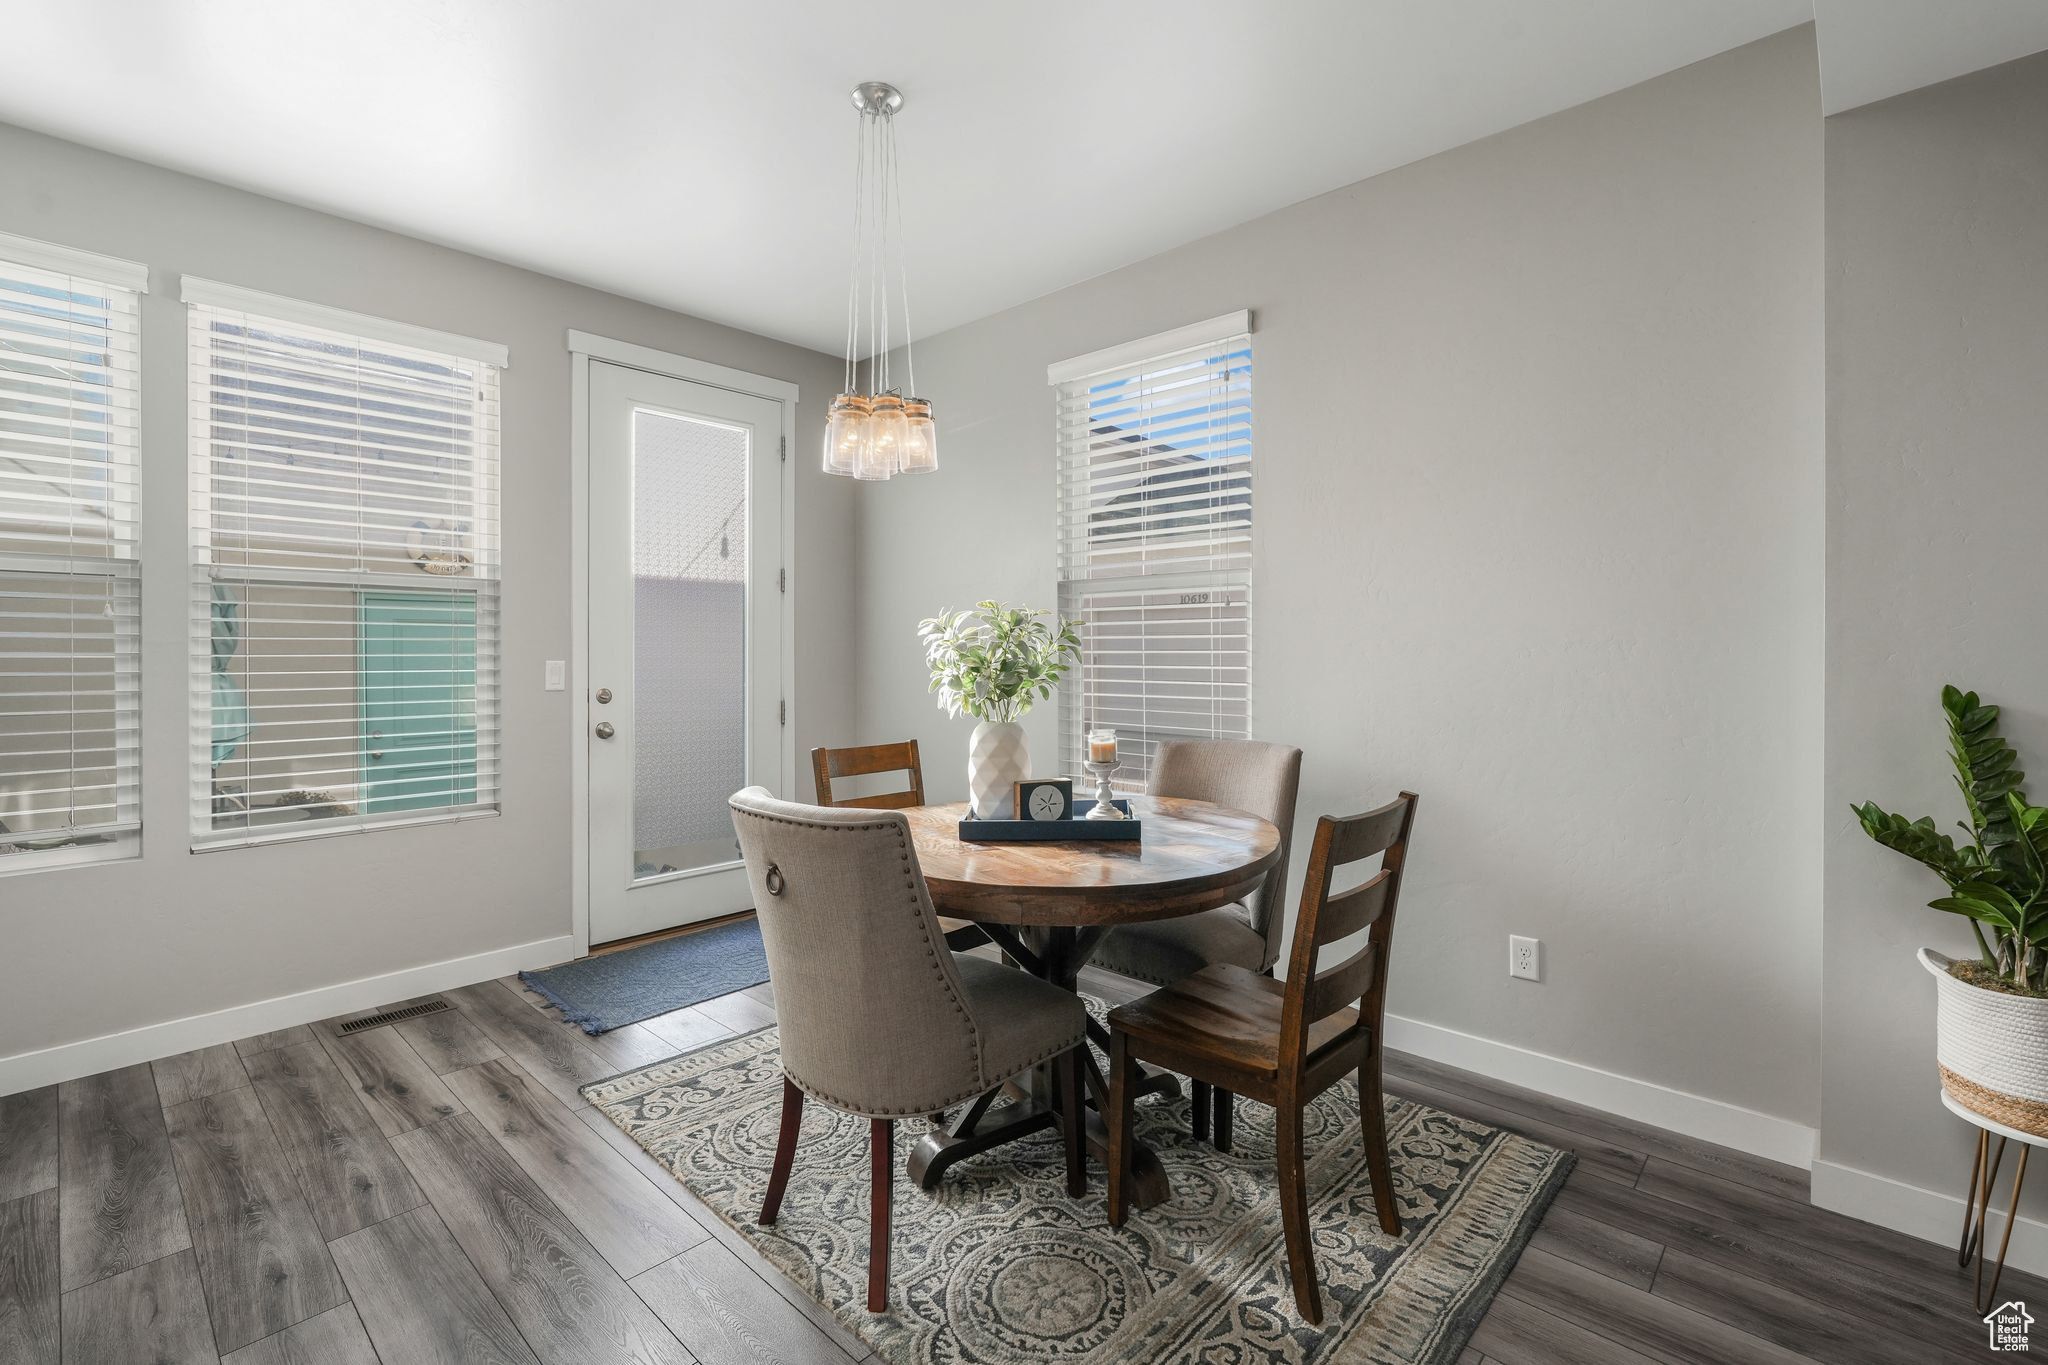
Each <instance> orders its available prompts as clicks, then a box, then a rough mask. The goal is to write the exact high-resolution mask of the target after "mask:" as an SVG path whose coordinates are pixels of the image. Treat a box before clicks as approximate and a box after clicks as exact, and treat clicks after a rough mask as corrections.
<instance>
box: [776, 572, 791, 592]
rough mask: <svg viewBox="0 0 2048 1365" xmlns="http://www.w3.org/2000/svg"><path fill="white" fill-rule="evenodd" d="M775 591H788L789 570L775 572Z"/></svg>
mask: <svg viewBox="0 0 2048 1365" xmlns="http://www.w3.org/2000/svg"><path fill="white" fill-rule="evenodd" d="M775 591H777V592H788V591H789V570H787V569H777V570H776V571H775Z"/></svg>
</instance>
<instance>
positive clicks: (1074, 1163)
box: [1055, 1043, 1088, 1199]
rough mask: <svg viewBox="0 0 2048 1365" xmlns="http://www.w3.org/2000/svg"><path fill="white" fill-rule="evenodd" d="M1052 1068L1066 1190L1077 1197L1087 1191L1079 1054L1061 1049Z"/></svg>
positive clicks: (1084, 1108)
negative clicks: (1064, 1154) (1056, 1086)
mask: <svg viewBox="0 0 2048 1365" xmlns="http://www.w3.org/2000/svg"><path fill="white" fill-rule="evenodd" d="M1081 1046H1083V1047H1086V1046H1087V1044H1086V1043H1083V1044H1082V1045H1081ZM1055 1069H1056V1070H1057V1071H1058V1073H1059V1084H1060V1137H1061V1139H1062V1140H1063V1141H1064V1142H1065V1144H1066V1152H1067V1193H1068V1194H1070V1195H1072V1196H1073V1197H1074V1198H1076V1199H1079V1198H1081V1197H1082V1196H1083V1195H1085V1194H1087V1193H1088V1099H1087V1096H1086V1094H1085V1093H1084V1092H1083V1090H1082V1082H1081V1057H1080V1054H1079V1053H1078V1052H1067V1053H1063V1054H1062V1055H1061V1057H1060V1060H1059V1064H1058V1066H1057V1067H1056V1068H1055Z"/></svg>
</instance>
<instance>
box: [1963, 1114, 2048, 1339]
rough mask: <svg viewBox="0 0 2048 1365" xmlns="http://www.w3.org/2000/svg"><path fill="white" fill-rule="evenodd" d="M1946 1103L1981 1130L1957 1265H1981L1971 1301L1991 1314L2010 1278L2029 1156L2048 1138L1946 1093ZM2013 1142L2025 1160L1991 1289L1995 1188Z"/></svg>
mask: <svg viewBox="0 0 2048 1365" xmlns="http://www.w3.org/2000/svg"><path fill="white" fill-rule="evenodd" d="M1941 1102H1942V1103H1943V1104H1945V1105H1947V1106H1948V1107H1949V1111H1950V1112H1951V1113H1953V1114H1955V1115H1956V1116H1957V1117H1959V1118H1963V1119H1967V1120H1968V1121H1969V1122H1970V1123H1972V1124H1974V1125H1975V1126H1976V1129H1977V1155H1976V1158H1975V1160H1974V1161H1973V1162H1972V1163H1971V1166H1970V1192H1969V1194H1968V1195H1966V1196H1964V1199H1963V1240H1962V1241H1961V1242H1960V1243H1958V1244H1957V1246H1956V1264H1957V1265H1960V1266H1967V1265H1969V1264H1970V1263H1971V1261H1973V1260H1974V1261H1975V1262H1976V1265H1977V1279H1976V1283H1975V1285H1974V1287H1973V1288H1972V1291H1971V1301H1972V1302H1973V1303H1975V1304H1976V1306H1977V1311H1978V1312H1979V1313H1980V1314H1981V1313H1989V1312H1990V1311H1991V1310H1992V1308H1993V1307H1994V1306H1995V1305H1996V1304H1997V1302H1998V1281H1999V1280H2000V1278H2002V1277H2003V1276H2004V1274H2005V1253H2006V1249H2007V1248H2008V1247H2010V1246H2011V1245H2012V1225H2013V1224H2014V1223H2016V1222H2018V1221H2019V1215H2020V1190H2021V1189H2022V1188H2023V1187H2024V1186H2025V1185H2026V1183H2027V1157H2028V1155H2029V1154H2030V1153H2032V1151H2033V1150H2034V1148H2036V1147H2043V1146H2048V1137H2043V1136H2041V1135H2040V1134H2038V1133H2023V1132H2021V1131H2020V1130H2019V1129H2017V1128H2008V1127H2006V1126H2005V1125H2004V1124H2002V1123H2000V1122H1999V1121H1998V1120H1997V1119H1993V1118H1987V1117H1985V1116H1984V1115H1982V1114H1979V1113H1977V1112H1975V1111H1974V1110H1971V1109H1966V1108H1964V1107H1963V1106H1962V1105H1961V1104H1959V1103H1957V1102H1956V1101H1955V1100H1954V1099H1953V1098H1952V1097H1950V1095H1949V1093H1948V1092H1947V1091H1946V1090H1944V1091H1942V1092H1941ZM1994 1135H1995V1136H1996V1137H1997V1138H1998V1150H1997V1151H1995V1152H1994V1151H1993V1150H1992V1149H1991V1139H1992V1137H1993V1136H1994ZM2007 1142H2017V1143H2019V1144H2020V1156H2019V1160H2018V1161H2017V1162H2015V1163H2014V1165H2013V1172H2012V1197H2011V1199H2010V1200H2009V1201H2007V1203H2006V1206H2005V1233H2004V1235H2003V1236H2001V1237H2000V1238H1999V1239H1998V1264H1997V1265H1996V1266H1994V1267H1993V1268H1992V1271H1991V1289H1990V1291H1989V1292H1986V1291H1985V1288H1984V1249H1985V1245H1986V1243H1987V1242H1988V1240H1989V1239H1988V1237H1987V1236H1986V1233H1988V1232H1989V1230H1990V1218H1991V1187H1992V1185H1993V1184H1994V1183H1996V1182H1997V1180H1998V1168H1999V1166H2000V1165H2001V1164H2003V1163H2004V1161H2005V1145H2006V1143H2007Z"/></svg>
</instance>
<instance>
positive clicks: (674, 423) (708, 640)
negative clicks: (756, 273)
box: [630, 408, 750, 880]
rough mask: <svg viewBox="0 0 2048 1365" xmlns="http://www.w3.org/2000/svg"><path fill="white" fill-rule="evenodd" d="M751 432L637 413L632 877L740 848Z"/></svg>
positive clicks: (700, 863) (706, 861) (717, 858)
mask: <svg viewBox="0 0 2048 1365" xmlns="http://www.w3.org/2000/svg"><path fill="white" fill-rule="evenodd" d="M749 435H750V433H749V432H748V431H747V429H746V428H744V427H735V426H726V425H723V424H721V423H717V422H710V421H705V420H703V419H701V418H697V417H689V416H683V415H681V414H678V413H672V412H657V411H652V410H650V409H646V408H640V409H637V410H636V411H635V412H634V413H633V428H632V442H633V457H632V458H633V696H634V708H633V715H634V721H635V724H634V727H633V731H632V734H631V736H630V742H631V744H632V746H633V806H632V812H633V814H632V820H633V850H632V858H633V866H632V868H631V873H630V875H631V876H632V878H633V879H634V880H641V879H644V878H648V877H659V876H664V875H667V874H670V873H676V872H687V871H689V870H691V869H693V868H699V867H708V866H713V865H716V864H719V863H728V862H731V861H732V860H733V859H735V858H737V857H738V856H739V849H738V846H737V845H736V844H735V842H734V840H733V827H732V813H731V811H730V810H729V809H728V808H727V806H726V801H727V799H728V798H729V797H730V796H731V795H732V793H734V792H735V791H738V790H739V789H740V788H741V787H744V786H746V785H747V781H746V772H747V765H746V734H747V725H746V721H747V714H746V712H747V510H748V509H747V453H748V450H747V448H748V440H749Z"/></svg>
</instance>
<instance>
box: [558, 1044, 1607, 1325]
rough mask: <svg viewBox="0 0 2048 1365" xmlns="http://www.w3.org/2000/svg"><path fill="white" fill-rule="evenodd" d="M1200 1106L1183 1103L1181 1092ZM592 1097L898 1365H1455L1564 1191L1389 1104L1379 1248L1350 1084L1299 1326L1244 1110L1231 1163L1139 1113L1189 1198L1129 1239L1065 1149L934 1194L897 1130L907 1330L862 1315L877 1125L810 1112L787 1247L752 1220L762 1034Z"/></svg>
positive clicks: (1318, 1145)
mask: <svg viewBox="0 0 2048 1365" xmlns="http://www.w3.org/2000/svg"><path fill="white" fill-rule="evenodd" d="M1183 1089H1185V1087H1183ZM583 1094H584V1096H585V1098H587V1099H588V1100H589V1101H590V1102H591V1103H592V1104H594V1105H595V1106H597V1108H598V1109H599V1110H600V1111H601V1112H602V1113H604V1115H605V1116H606V1117H607V1118H609V1119H610V1120H611V1121H612V1122H613V1123H615V1124H617V1125H618V1126H619V1128H620V1129H621V1130H623V1131H624V1132H625V1133H626V1135H627V1136H628V1137H630V1138H632V1139H633V1141H634V1142H636V1143H638V1144H639V1145H640V1146H641V1147H643V1148H645V1149H646V1150H647V1151H648V1152H649V1153H650V1154H652V1155H653V1156H654V1158H655V1159H656V1160H657V1161H659V1162H661V1164H662V1165H663V1166H665V1167H667V1168H668V1169H669V1170H670V1171H671V1172H673V1173H674V1174H675V1176H676V1177H677V1179H679V1180H681V1181H682V1182H683V1183H684V1184H685V1185H686V1186H687V1187H688V1188H689V1189H690V1191H691V1192H692V1193H693V1194H695V1195H696V1196H697V1197H698V1198H699V1199H701V1200H703V1201H704V1203H705V1204H707V1205H709V1206H710V1207H711V1208H712V1209H713V1210H714V1211H716V1212H717V1213H718V1214H719V1215H720V1216H721V1217H723V1218H724V1219H725V1220H726V1221H727V1222H729V1223H730V1224H732V1226H733V1227H735V1228H737V1229H738V1230H739V1231H740V1232H741V1233H742V1234H743V1235H744V1236H745V1237H746V1239H747V1240H748V1241H749V1242H750V1243H751V1244H752V1245H754V1246H756V1247H758V1248H759V1249H760V1251H761V1253H762V1254H763V1255H764V1256H765V1257H767V1259H768V1260H769V1261H770V1262H772V1263H773V1264H774V1265H776V1266H777V1267H779V1268H780V1269H781V1270H782V1271H783V1272H784V1273H785V1274H787V1275H788V1276H789V1277H790V1278H791V1279H792V1280H794V1281H795V1282H796V1283H797V1284H798V1285H800V1286H801V1287H802V1288H803V1289H804V1290H805V1291H806V1292H807V1293H809V1294H810V1295H811V1296H812V1297H813V1298H815V1299H816V1300H817V1301H818V1302H819V1303H821V1304H824V1305H825V1306H826V1307H828V1308H829V1309H830V1310H831V1311H832V1312H833V1314H834V1315H835V1316H836V1317H837V1318H838V1319H839V1320H840V1321H841V1322H842V1323H844V1324H845V1325H846V1327H847V1329H848V1330H849V1331H851V1332H852V1333H853V1334H854V1335H855V1336H857V1337H859V1338H860V1339H861V1340H862V1341H863V1342H865V1343H867V1345H869V1346H870V1347H872V1348H873V1350H874V1352H875V1354H876V1356H877V1357H878V1358H880V1359H881V1360H883V1361H887V1362H891V1365H926V1363H927V1362H930V1363H932V1365H1024V1363H1025V1362H1031V1363H1032V1365H1039V1363H1040V1362H1045V1361H1048V1360H1061V1359H1066V1360H1086V1361H1088V1362H1091V1365H1094V1363H1096V1362H1154V1361H1159V1362H1168V1361H1190V1362H1192V1361H1200V1362H1211V1363H1213V1365H1241V1363H1242V1362H1248V1361H1274V1362H1338V1361H1342V1362H1359V1363H1360V1365H1448V1363H1449V1362H1453V1361H1455V1360H1456V1359H1457V1357H1458V1355H1459V1352H1460V1351H1461V1350H1462V1349H1463V1347H1464V1344H1465V1340H1466V1338H1467V1337H1469V1336H1470V1335H1471V1333H1472V1330H1473V1328H1474V1327H1476V1326H1477V1325H1478V1322H1479V1319H1480V1318H1481V1317H1482V1316H1484V1315H1485V1312H1486V1307H1487V1304H1488V1303H1489V1302H1491V1301H1492V1298H1493V1294H1494V1291H1495V1290H1496V1289H1497V1288H1498V1287H1499V1285H1500V1282H1501V1280H1502V1279H1503V1278H1504V1277H1505V1276H1506V1274H1507V1272H1508V1270H1509V1269H1510V1268H1512V1267H1513V1265H1514V1262H1515V1258H1516V1257H1517V1256H1518V1255H1519V1254H1520V1253H1521V1249H1522V1246H1523V1244H1524V1243H1525V1242H1527V1240H1528V1238H1529V1235H1530V1234H1531V1233H1532V1232H1533V1231H1534V1230H1535V1227H1536V1223H1537V1221H1538V1220H1539V1219H1540V1218H1541V1217H1542V1215H1543V1210H1544V1209H1545V1208H1546V1207H1547V1206H1548V1205H1549V1203H1550V1200H1551V1198H1552V1196H1553V1195H1555V1194H1556V1192H1557V1189H1558V1187H1559V1186H1560V1185H1561V1184H1562V1183H1563V1181H1564V1177H1565V1175H1566V1173H1567V1172H1568V1171H1569V1170H1570V1168H1571V1164H1572V1157H1571V1156H1570V1155H1569V1154H1567V1153H1564V1152H1560V1151H1557V1150H1555V1149H1553V1148H1550V1147H1545V1146H1542V1145H1541V1144H1539V1143H1535V1142H1531V1141H1529V1140H1528V1139H1526V1138H1522V1137H1519V1136H1517V1135H1515V1134H1513V1133H1508V1132H1504V1131H1502V1130H1500V1129H1497V1128H1491V1127H1488V1126H1487V1125H1485V1124H1482V1123H1476V1122H1474V1121H1472V1120H1470V1119H1463V1118H1458V1117H1456V1116H1454V1115H1451V1114H1445V1113H1442V1112H1440V1111H1438V1110H1435V1109H1429V1108H1426V1107H1424V1106H1421V1105H1417V1104H1413V1103H1410V1102H1409V1101H1406V1100H1400V1099H1394V1098H1392V1097H1389V1098H1388V1100H1387V1134H1388V1143H1389V1146H1390V1148H1391V1150H1392V1155H1393V1165H1394V1184H1395V1189H1396V1193H1397V1197H1398V1198H1399V1200H1400V1203H1401V1222H1402V1227H1403V1235H1402V1236H1401V1237H1399V1238H1389V1237H1387V1236H1385V1235H1384V1234H1382V1233H1381V1232H1380V1230H1379V1224H1378V1221H1377V1219H1376V1218H1375V1216H1374V1212H1373V1207H1372V1193H1371V1187H1370V1185H1369V1184H1368V1182H1367V1179H1366V1172H1365V1151H1364V1146H1363V1143H1362V1142H1361V1141H1360V1138H1359V1126H1358V1091H1357V1088H1356V1086H1354V1085H1353V1084H1352V1083H1351V1082H1349V1081H1346V1082H1344V1083H1342V1084H1340V1085H1338V1086H1336V1087H1333V1088H1332V1089H1330V1090H1328V1091H1325V1092H1324V1093H1323V1095H1322V1096H1321V1097H1319V1098H1318V1099H1317V1101H1316V1102H1315V1103H1314V1104H1313V1105H1311V1106H1310V1107H1309V1111H1308V1115H1307V1131H1306V1144H1305V1145H1306V1147H1307V1149H1308V1152H1309V1163H1308V1184H1309V1190H1310V1192H1311V1193H1310V1207H1309V1218H1310V1224H1311V1227H1312V1229H1313V1235H1314V1238H1315V1249H1316V1250H1315V1254H1316V1266H1317V1269H1318V1270H1319V1272H1320V1273H1321V1277H1322V1286H1323V1304H1324V1318H1323V1325H1322V1326H1321V1327H1320V1328H1315V1327H1309V1326H1307V1325H1306V1324H1304V1323H1303V1322H1302V1321H1301V1320H1300V1318H1299V1317H1298V1315H1297V1314H1296V1311H1295V1307H1294V1296H1293V1291H1292V1290H1291V1288H1290V1287H1289V1283H1288V1279H1287V1262H1286V1253H1285V1250H1284V1248H1283V1246H1282V1243H1281V1234H1280V1208H1279V1203H1278V1199H1277V1194H1276V1178H1275V1175H1274V1171H1273V1116H1272V1111H1271V1110H1270V1109H1268V1108H1266V1107H1265V1106H1263V1105H1257V1104H1252V1103H1250V1102H1249V1101H1244V1100H1240V1101H1238V1106H1237V1125H1236V1132H1235V1134H1234V1136H1235V1142H1234V1144H1233V1146H1234V1150H1233V1151H1232V1153H1231V1154H1230V1155H1228V1156H1225V1155H1223V1154H1222V1153H1219V1152H1217V1151H1216V1150H1214V1149H1213V1148H1211V1147H1207V1146H1197V1145H1196V1144H1195V1143H1194V1141H1193V1140H1192V1139H1191V1138H1190V1137H1189V1136H1188V1122H1187V1119H1188V1103H1187V1100H1186V1099H1184V1098H1183V1099H1179V1100H1174V1101H1170V1102H1169V1101H1163V1100H1159V1099H1151V1100H1144V1101H1141V1102H1140V1103H1139V1105H1138V1123H1139V1131H1140V1132H1141V1133H1142V1134H1143V1136H1144V1137H1145V1139H1146V1141H1148V1142H1150V1143H1151V1144H1152V1146H1153V1147H1154V1148H1155V1149H1156V1150H1157V1151H1158V1152H1159V1155H1160V1159H1161V1160H1162V1161H1163V1162H1164V1164H1165V1166H1166V1169H1167V1172H1168V1176H1169V1179H1170V1182H1171V1187H1172V1191H1173V1194H1172V1198H1170V1199H1169V1200H1168V1201H1167V1202H1166V1203H1164V1204H1161V1205H1160V1206H1159V1207H1157V1208H1154V1209H1150V1210H1145V1211H1133V1213H1132V1215H1131V1217H1130V1218H1129V1220H1127V1221H1126V1223H1125V1225H1124V1226H1123V1227H1122V1228H1120V1229H1114V1228H1111V1227H1110V1226H1109V1225H1108V1223H1107V1221H1106V1218H1105V1214H1104V1207H1103V1194H1104V1191H1103V1181H1102V1172H1101V1168H1100V1167H1099V1166H1096V1167H1093V1168H1092V1169H1091V1171H1090V1186H1089V1192H1088V1194H1087V1196H1086V1197H1084V1198H1082V1199H1079V1200H1075V1199H1070V1198H1068V1197H1067V1194H1066V1187H1065V1182H1064V1178H1063V1172H1064V1169H1065V1168H1064V1166H1063V1164H1062V1162H1061V1156H1060V1146H1059V1140H1058V1136H1057V1134H1056V1133H1054V1132H1046V1133H1042V1134H1039V1135H1037V1136H1036V1137H1034V1138H1031V1139H1026V1140H1025V1141H1022V1142H1016V1143H1012V1144H1010V1145H1009V1146H1008V1147H1005V1148H999V1149H998V1150H996V1151H994V1152H989V1153H985V1154H983V1155H982V1156H980V1157H976V1158H973V1159H970V1160H968V1161H964V1162H962V1163H960V1164H959V1165H957V1166H955V1167H953V1168H952V1169H951V1170H949V1171H948V1172H947V1173H946V1176H945V1178H944V1179H943V1180H942V1182H941V1183H940V1187H939V1188H938V1190H936V1191H934V1192H933V1193H930V1194H927V1193H925V1192H923V1191H922V1190H919V1189H917V1188H916V1186H914V1185H913V1184H911V1183H910V1180H909V1178H908V1177H907V1176H905V1175H904V1174H903V1173H902V1161H903V1159H904V1158H905V1157H907V1156H908V1154H909V1150H910V1144H911V1143H912V1142H914V1141H915V1140H916V1139H917V1138H918V1137H919V1136H922V1134H923V1132H924V1124H923V1123H922V1122H921V1121H919V1120H902V1121H899V1122H898V1123H897V1125H896V1128H897V1134H896V1139H897V1183H896V1210H895V1241H894V1244H893V1250H892V1252H891V1261H890V1286H889V1293H890V1309H889V1311H888V1312H887V1313H884V1314H870V1313H868V1312H867V1310H866V1288H867V1238H868V1213H867V1210H868V1188H867V1172H868V1158H867V1137H868V1124H867V1120H865V1119H857V1118H854V1117H852V1116H850V1115H846V1114H841V1113H839V1112H837V1111H836V1110H833V1109H829V1108H827V1107H826V1106H825V1105H823V1104H821V1103H818V1102H816V1101H813V1102H811V1103H810V1104H808V1105H806V1106H805V1109H804V1123H803V1135H802V1145H801V1146H800V1147H799V1148H798V1150H797V1158H796V1165H795V1169H794V1171H793V1172H792V1174H791V1176H790V1182H789V1189H788V1192H787V1194H786V1195H785V1197H784V1201H783V1206H782V1215H781V1218H780V1219H779V1220H778V1222H777V1224H776V1226H774V1227H772V1228H763V1227H760V1226H758V1225H757V1224H756V1223H755V1221H754V1219H755V1217H756V1216H757V1214H758V1213H759V1212H760V1207H761V1195H762V1192H763V1190H764V1189H765V1188H766V1187H767V1183H768V1169H769V1164H770V1161H771V1158H772V1157H773V1155H774V1152H775V1135H776V1128H777V1122H778V1119H779V1116H780V1114H781V1102H782V1068H781V1063H780V1060H779V1055H778V1053H777V1049H776V1032H775V1030H774V1029H772V1028H770V1029H764V1030H762V1031H761V1032H759V1033H753V1034H749V1035H748V1036H746V1037H744V1038H736V1039H732V1040H730V1041H727V1042H722V1043H717V1044H714V1045H713V1046H711V1047H707V1048H704V1049H702V1050H700V1051H697V1052H692V1053H687V1054H685V1055H683V1056H680V1057H675V1058H671V1059H670V1060H668V1061H665V1062H661V1063H658V1064H657V1065H654V1066H650V1067H646V1068H644V1069H642V1070H640V1071H635V1072H629V1073H627V1074H626V1075H622V1076H616V1077H613V1078H612V1079H610V1080H606V1081H599V1082H597V1083H595V1084H593V1085H589V1086H585V1087H584V1089H583Z"/></svg>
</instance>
